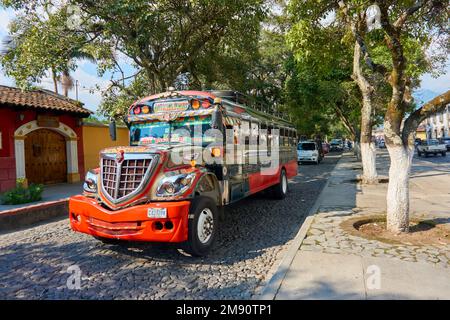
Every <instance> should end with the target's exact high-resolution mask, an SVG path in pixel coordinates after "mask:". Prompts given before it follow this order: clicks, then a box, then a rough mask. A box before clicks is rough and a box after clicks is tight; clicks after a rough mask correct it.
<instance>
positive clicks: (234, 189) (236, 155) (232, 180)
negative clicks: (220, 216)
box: [226, 118, 248, 202]
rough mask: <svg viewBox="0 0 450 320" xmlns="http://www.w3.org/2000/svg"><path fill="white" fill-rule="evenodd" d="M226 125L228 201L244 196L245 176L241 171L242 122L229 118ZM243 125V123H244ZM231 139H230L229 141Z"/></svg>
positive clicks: (242, 159)
mask: <svg viewBox="0 0 450 320" xmlns="http://www.w3.org/2000/svg"><path fill="white" fill-rule="evenodd" d="M228 122H229V123H230V122H231V123H232V125H227V129H228V130H227V144H228V145H227V151H226V152H227V155H226V166H227V171H228V178H229V188H230V202H235V201H237V200H240V199H242V198H244V197H245V195H246V190H247V189H248V187H247V188H246V186H245V184H246V183H245V182H246V181H245V177H244V175H243V171H242V164H243V161H244V154H243V150H242V149H243V148H242V145H243V143H242V142H241V140H242V139H241V138H242V127H241V125H242V123H241V122H239V121H238V120H237V119H233V118H231V119H230V121H228ZM244 127H245V124H244ZM230 140H231V141H230Z"/></svg>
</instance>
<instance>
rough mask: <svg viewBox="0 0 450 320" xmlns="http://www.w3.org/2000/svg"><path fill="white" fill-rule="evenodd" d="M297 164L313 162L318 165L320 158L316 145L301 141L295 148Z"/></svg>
mask: <svg viewBox="0 0 450 320" xmlns="http://www.w3.org/2000/svg"><path fill="white" fill-rule="evenodd" d="M297 159H298V163H303V162H313V163H315V164H319V163H320V161H322V156H321V154H320V151H319V147H318V146H317V143H316V142H314V141H303V142H300V143H299V144H298V146H297Z"/></svg>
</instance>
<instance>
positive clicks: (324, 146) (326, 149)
mask: <svg viewBox="0 0 450 320" xmlns="http://www.w3.org/2000/svg"><path fill="white" fill-rule="evenodd" d="M322 150H323V153H324V154H327V153H329V152H330V145H329V144H328V143H326V142H322Z"/></svg>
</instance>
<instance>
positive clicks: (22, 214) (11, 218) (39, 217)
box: [0, 198, 69, 231]
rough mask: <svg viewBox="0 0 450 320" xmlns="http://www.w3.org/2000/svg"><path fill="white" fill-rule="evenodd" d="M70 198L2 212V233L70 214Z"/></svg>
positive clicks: (0, 229)
mask: <svg viewBox="0 0 450 320" xmlns="http://www.w3.org/2000/svg"><path fill="white" fill-rule="evenodd" d="M68 212H69V198H65V199H61V200H56V201H48V202H43V203H38V204H34V205H31V206H27V207H22V208H17V209H11V210H4V211H1V212H0V231H12V230H16V229H20V228H23V227H27V226H30V225H33V224H35V223H38V222H42V221H45V220H48V219H51V218H55V217H61V216H65V215H68V214H69V213H68Z"/></svg>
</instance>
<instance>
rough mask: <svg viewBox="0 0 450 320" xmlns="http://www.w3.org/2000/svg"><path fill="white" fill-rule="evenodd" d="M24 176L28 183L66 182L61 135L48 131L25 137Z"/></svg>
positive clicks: (64, 152) (64, 153)
mask: <svg viewBox="0 0 450 320" xmlns="http://www.w3.org/2000/svg"><path fill="white" fill-rule="evenodd" d="M25 175H26V177H27V179H28V182H29V183H43V184H51V183H59V182H66V181H67V156H66V141H65V139H64V137H63V136H62V135H60V134H59V133H56V132H55V131H52V130H49V129H39V130H35V131H33V132H30V133H29V134H27V135H26V138H25Z"/></svg>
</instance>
